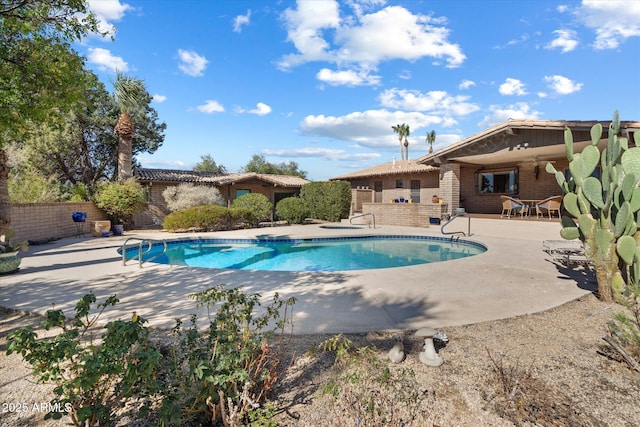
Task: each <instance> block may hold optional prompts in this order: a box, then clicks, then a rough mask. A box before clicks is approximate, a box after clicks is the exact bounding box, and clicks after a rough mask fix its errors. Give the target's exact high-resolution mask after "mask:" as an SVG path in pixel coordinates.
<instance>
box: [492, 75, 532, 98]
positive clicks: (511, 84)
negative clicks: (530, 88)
mask: <svg viewBox="0 0 640 427" xmlns="http://www.w3.org/2000/svg"><path fill="white" fill-rule="evenodd" d="M498 91H499V92H500V94H501V95H526V94H527V91H526V89H525V86H524V83H522V82H521V81H520V80H518V79H513V78H511V77H508V78H507V79H506V80H505V81H504V83H502V84H501V85H500V87H499V88H498Z"/></svg>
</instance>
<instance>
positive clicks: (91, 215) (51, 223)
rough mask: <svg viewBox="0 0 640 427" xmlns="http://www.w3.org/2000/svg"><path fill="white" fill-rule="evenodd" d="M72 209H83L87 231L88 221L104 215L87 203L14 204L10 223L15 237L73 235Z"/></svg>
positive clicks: (53, 237)
mask: <svg viewBox="0 0 640 427" xmlns="http://www.w3.org/2000/svg"><path fill="white" fill-rule="evenodd" d="M72 212H86V213H87V220H86V222H85V224H84V231H85V232H86V233H87V234H89V224H90V223H91V221H102V220H106V219H108V218H107V215H106V214H105V213H104V212H103V211H101V210H100V209H98V208H97V207H96V205H95V204H93V203H91V202H80V203H17V204H12V205H11V224H9V228H10V229H12V230H14V231H15V232H16V237H15V239H17V240H32V241H38V240H47V239H59V238H62V237H71V236H75V235H76V233H77V231H76V223H75V222H73V220H72V219H71V213H72Z"/></svg>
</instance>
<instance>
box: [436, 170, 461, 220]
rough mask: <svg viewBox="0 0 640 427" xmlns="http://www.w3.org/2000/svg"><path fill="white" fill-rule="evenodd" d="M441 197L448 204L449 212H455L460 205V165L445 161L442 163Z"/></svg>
mask: <svg viewBox="0 0 640 427" xmlns="http://www.w3.org/2000/svg"><path fill="white" fill-rule="evenodd" d="M439 185H440V198H441V199H443V200H444V202H445V203H446V204H447V211H448V212H447V213H449V214H450V215H452V214H453V212H454V211H455V209H457V208H458V207H459V206H460V165H459V164H458V163H443V164H441V165H440V183H439Z"/></svg>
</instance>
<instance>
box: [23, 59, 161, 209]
mask: <svg viewBox="0 0 640 427" xmlns="http://www.w3.org/2000/svg"><path fill="white" fill-rule="evenodd" d="M85 73H86V77H85V81H86V82H87V86H86V87H85V88H84V91H83V93H84V95H83V100H82V102H78V103H76V104H75V105H74V106H73V108H71V109H70V110H69V111H68V112H65V113H64V114H63V117H64V119H65V124H64V126H51V125H49V124H47V123H42V124H39V125H37V126H34V127H33V130H32V131H31V132H29V135H28V136H27V137H26V138H25V139H24V140H23V142H22V144H21V149H20V150H19V151H20V152H21V153H22V155H21V156H20V161H13V162H12V165H13V170H12V173H11V180H12V181H13V180H14V179H21V178H23V177H24V176H25V174H28V173H29V172H30V171H38V172H39V173H41V174H42V175H43V176H46V177H50V178H53V179H54V181H55V182H56V183H57V184H65V183H67V184H70V185H74V184H77V183H82V184H84V185H86V186H87V187H89V188H94V187H95V185H96V184H97V183H98V182H100V181H103V180H113V179H115V175H116V166H117V160H118V157H117V149H118V139H117V136H116V135H115V133H114V127H115V125H116V123H117V121H118V114H119V109H118V107H117V106H116V102H115V99H114V96H113V95H112V94H110V93H109V92H107V90H106V88H105V86H104V85H103V84H102V83H101V82H100V81H99V80H98V78H97V76H95V75H94V74H93V73H91V72H89V71H86V72H85ZM145 101H146V104H145V111H144V112H140V113H138V114H137V115H136V116H135V120H136V133H135V136H134V138H133V154H134V155H136V154H139V153H143V152H145V153H153V152H155V151H156V150H157V149H158V148H159V147H160V146H161V145H162V143H163V141H164V130H165V129H166V124H164V123H159V122H158V115H157V112H156V111H155V109H153V108H152V107H151V106H150V105H149V103H150V101H151V96H150V95H148V94H146V95H145ZM61 114H62V112H61ZM61 120H62V119H61ZM12 195H13V193H12ZM12 197H13V196H12Z"/></svg>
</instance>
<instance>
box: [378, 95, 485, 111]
mask: <svg viewBox="0 0 640 427" xmlns="http://www.w3.org/2000/svg"><path fill="white" fill-rule="evenodd" d="M378 99H379V100H380V105H382V106H383V107H388V108H396V109H403V110H413V111H431V112H437V113H439V114H446V115H455V116H464V115H467V114H469V113H473V112H474V111H478V110H479V109H480V107H479V106H478V105H476V104H473V103H470V102H468V100H469V97H468V96H451V95H449V94H448V93H447V92H445V91H430V92H427V93H422V92H419V91H417V90H406V89H396V88H394V89H388V90H385V91H384V92H382V93H381V94H380V95H379V97H378Z"/></svg>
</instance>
